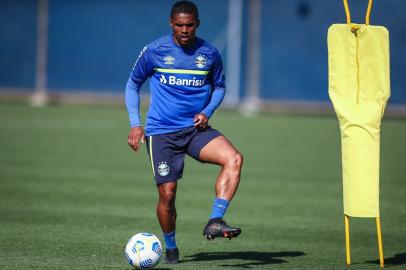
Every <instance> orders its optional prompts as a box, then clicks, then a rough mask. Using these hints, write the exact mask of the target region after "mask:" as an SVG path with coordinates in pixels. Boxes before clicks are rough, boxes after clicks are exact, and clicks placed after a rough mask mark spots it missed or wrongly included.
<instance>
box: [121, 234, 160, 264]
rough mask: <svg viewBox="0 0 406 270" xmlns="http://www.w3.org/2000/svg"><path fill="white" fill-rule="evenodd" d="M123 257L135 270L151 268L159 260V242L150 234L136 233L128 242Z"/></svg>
mask: <svg viewBox="0 0 406 270" xmlns="http://www.w3.org/2000/svg"><path fill="white" fill-rule="evenodd" d="M125 256H126V258H127V260H128V263H129V264H130V265H131V266H133V267H135V268H139V269H150V268H153V267H154V266H156V265H157V264H158V263H159V261H160V260H161V256H162V245H161V242H160V241H159V239H158V237H156V236H155V235H153V234H151V233H137V234H135V235H134V236H132V237H131V238H130V240H128V242H127V245H126V247H125Z"/></svg>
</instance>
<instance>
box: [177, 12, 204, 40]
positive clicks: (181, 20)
mask: <svg viewBox="0 0 406 270" xmlns="http://www.w3.org/2000/svg"><path fill="white" fill-rule="evenodd" d="M170 24H171V26H172V31H173V37H174V41H175V43H176V44H178V45H180V46H186V47H187V46H190V45H193V43H194V41H195V37H196V30H197V27H199V20H196V17H195V14H193V13H176V14H174V16H173V17H172V18H171V20H170Z"/></svg>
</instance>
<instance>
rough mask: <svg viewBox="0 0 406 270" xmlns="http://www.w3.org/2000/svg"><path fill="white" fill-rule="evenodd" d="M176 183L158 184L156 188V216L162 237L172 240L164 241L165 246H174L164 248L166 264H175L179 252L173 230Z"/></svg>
mask: <svg viewBox="0 0 406 270" xmlns="http://www.w3.org/2000/svg"><path fill="white" fill-rule="evenodd" d="M176 188H177V183H176V182H169V183H165V184H160V185H159V186H158V193H159V200H158V204H157V206H156V213H157V216H158V220H159V224H160V225H161V228H162V231H163V232H164V237H165V238H167V237H169V238H171V237H173V239H165V242H166V244H168V241H169V242H171V243H172V244H173V245H174V246H169V247H168V246H166V258H165V262H166V263H177V262H178V260H179V251H178V248H177V247H176V243H175V229H176V207H175V199H176Z"/></svg>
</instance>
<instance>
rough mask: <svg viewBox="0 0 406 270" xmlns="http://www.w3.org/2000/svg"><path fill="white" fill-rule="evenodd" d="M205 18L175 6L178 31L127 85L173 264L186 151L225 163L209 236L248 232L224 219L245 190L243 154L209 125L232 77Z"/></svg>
mask: <svg viewBox="0 0 406 270" xmlns="http://www.w3.org/2000/svg"><path fill="white" fill-rule="evenodd" d="M199 22H200V21H199V14H198V9H197V7H196V5H195V4H193V3H192V2H189V1H180V2H177V3H175V4H174V5H173V7H172V10H171V14H170V20H169V23H170V26H171V28H172V31H173V33H172V34H170V35H167V36H164V37H161V38H159V39H157V40H155V41H153V42H151V43H150V44H148V45H147V46H145V47H144V49H143V50H142V51H141V53H140V55H139V57H138V59H137V61H136V62H135V65H134V68H133V70H132V72H131V75H130V78H129V79H128V82H127V85H126V106H127V111H128V114H129V119H130V126H131V129H130V133H129V135H128V144H129V145H130V147H131V148H132V149H133V150H134V151H138V150H139V149H140V141H141V142H144V141H145V140H146V142H147V148H148V154H149V157H150V160H151V164H152V172H153V175H154V178H155V181H156V184H157V187H158V193H159V200H158V203H157V207H156V212H157V216H158V220H159V223H160V225H161V228H162V231H163V234H164V240H165V246H166V258H165V262H166V263H177V262H178V260H179V250H178V248H177V246H176V241H175V227H176V208H175V198H176V188H177V181H178V180H179V179H180V178H181V177H182V172H183V165H184V158H185V154H188V155H189V156H191V157H193V158H194V159H196V160H198V161H200V162H206V163H211V164H216V165H219V166H221V171H220V174H219V175H218V177H217V180H216V184H215V193H216V197H215V199H214V203H213V207H212V212H211V215H210V218H209V221H208V223H207V225H206V226H205V227H204V229H203V235H204V237H206V238H207V239H214V238H216V237H225V238H230V239H231V238H232V237H237V236H238V235H239V234H240V233H241V229H240V228H236V227H232V226H229V225H227V223H226V222H225V221H224V219H223V216H224V214H225V212H226V210H227V207H228V205H229V203H230V201H231V200H232V199H233V197H234V194H235V192H236V190H237V188H238V184H239V181H240V173H241V166H242V163H243V157H242V155H241V154H240V153H239V152H238V151H237V150H236V149H235V147H234V146H233V145H232V144H231V143H230V141H229V140H227V138H226V137H224V136H223V135H222V134H221V133H220V132H219V131H217V130H215V129H213V128H212V127H210V125H209V124H208V121H209V118H210V117H211V116H212V115H213V113H214V111H215V110H216V109H217V108H218V107H219V105H220V103H221V102H222V100H223V97H224V94H225V82H224V72H223V64H222V60H221V57H220V54H219V52H218V51H217V49H216V48H214V47H213V46H212V45H210V44H209V43H207V42H206V41H204V40H203V39H201V38H199V37H197V36H196V30H197V28H198V27H199ZM147 78H150V90H151V102H150V106H149V111H148V113H147V119H146V126H145V134H144V130H143V128H142V126H141V121H140V114H139V103H140V98H139V91H140V87H141V85H142V84H143V83H144V81H145V80H146V79H147Z"/></svg>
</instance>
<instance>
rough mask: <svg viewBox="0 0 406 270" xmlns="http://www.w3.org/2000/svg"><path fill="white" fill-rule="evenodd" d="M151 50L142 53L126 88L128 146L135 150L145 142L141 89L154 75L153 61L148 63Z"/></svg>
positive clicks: (144, 50)
mask: <svg viewBox="0 0 406 270" xmlns="http://www.w3.org/2000/svg"><path fill="white" fill-rule="evenodd" d="M148 58H149V50H148V48H147V47H144V49H143V50H142V51H141V53H140V55H139V56H138V59H137V61H136V62H135V64H134V68H133V70H132V72H131V74H130V78H128V81H127V85H126V88H125V103H126V107H127V112H128V117H129V120H130V128H131V129H130V132H129V134H128V145H129V146H130V147H131V148H132V149H133V150H134V151H138V150H139V149H140V143H139V142H140V141H141V142H142V143H144V142H145V135H144V130H143V128H142V125H141V117H140V89H141V86H142V84H143V83H144V82H145V80H146V79H147V78H148V77H149V76H150V75H151V74H152V72H153V70H154V68H153V65H152V63H151V61H148Z"/></svg>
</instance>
